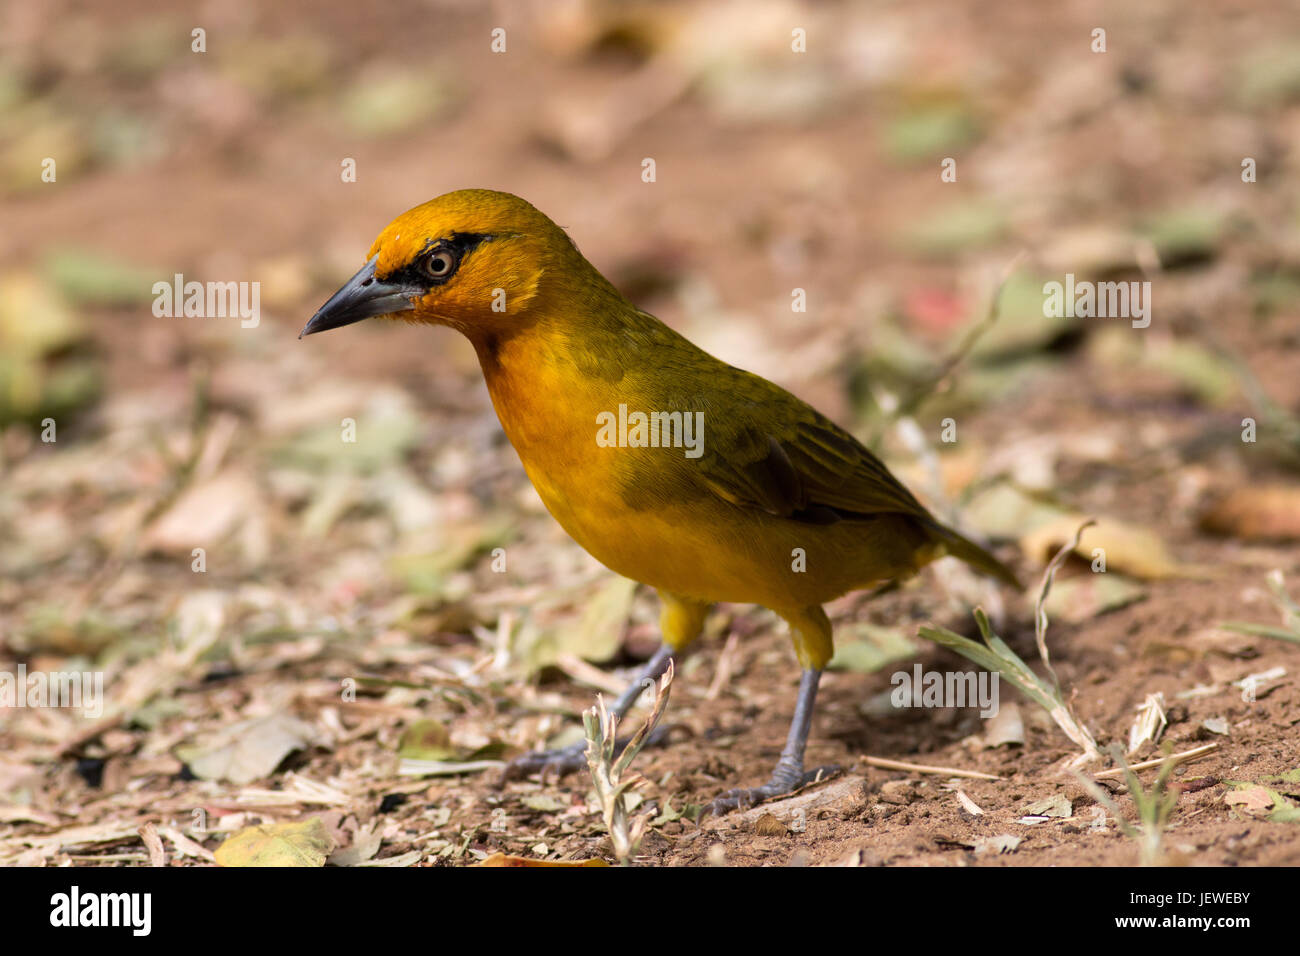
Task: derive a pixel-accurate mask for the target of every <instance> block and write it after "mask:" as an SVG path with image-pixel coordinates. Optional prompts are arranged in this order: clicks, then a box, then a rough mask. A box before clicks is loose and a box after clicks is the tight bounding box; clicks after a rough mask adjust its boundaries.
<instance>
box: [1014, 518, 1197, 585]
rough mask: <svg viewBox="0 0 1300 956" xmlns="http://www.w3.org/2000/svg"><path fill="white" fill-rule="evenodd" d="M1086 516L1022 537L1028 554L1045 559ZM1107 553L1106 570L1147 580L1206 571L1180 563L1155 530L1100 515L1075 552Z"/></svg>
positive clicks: (1084, 554)
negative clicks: (1098, 551)
mask: <svg viewBox="0 0 1300 956" xmlns="http://www.w3.org/2000/svg"><path fill="white" fill-rule="evenodd" d="M1084 520H1086V519H1084V518H1083V517H1082V516H1080V515H1066V516H1065V517H1063V518H1059V519H1057V520H1055V521H1052V522H1050V523H1048V524H1045V525H1043V526H1042V527H1040V528H1036V529H1035V530H1033V531H1030V532H1029V533H1028V534H1026V535H1024V536H1023V537H1021V539H1020V548H1021V550H1022V551H1024V552H1025V554H1027V555H1030V556H1032V557H1036V558H1039V559H1040V560H1044V561H1046V560H1047V559H1049V558H1050V557H1051V556H1052V555H1054V554H1055V553H1056V552H1057V551H1059V550H1060V549H1061V548H1062V547H1063V546H1064V545H1066V544H1067V543H1069V542H1070V541H1071V540H1073V538H1074V533H1075V531H1077V530H1078V528H1079V525H1080V524H1081V523H1082V522H1083V521H1084ZM1097 549H1101V551H1102V552H1103V553H1104V555H1105V562H1106V570H1107V571H1124V572H1127V573H1129V574H1132V575H1134V576H1135V577H1138V578H1142V579H1144V580H1156V579H1160V578H1172V577H1202V576H1204V571H1202V570H1201V569H1197V568H1194V567H1191V566H1188V565H1183V564H1180V563H1179V562H1178V561H1177V560H1175V559H1174V557H1173V556H1172V555H1171V554H1170V553H1169V551H1168V549H1167V548H1166V547H1165V545H1164V542H1163V541H1161V540H1160V536H1159V535H1158V534H1156V533H1155V532H1154V531H1152V530H1150V529H1148V528H1144V527H1142V526H1141V525H1137V524H1133V523H1131V522H1120V521H1116V520H1114V519H1112V518H1101V519H1099V520H1098V521H1097V523H1096V524H1095V525H1094V526H1092V527H1090V528H1088V529H1087V530H1086V531H1084V533H1083V538H1082V540H1081V541H1080V542H1079V546H1078V548H1076V549H1075V554H1077V555H1078V556H1079V557H1081V558H1082V559H1083V560H1085V561H1088V562H1092V561H1094V560H1096V558H1097V557H1098V555H1097V554H1096V552H1097Z"/></svg>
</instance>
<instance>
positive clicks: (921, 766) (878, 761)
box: [862, 757, 1002, 780]
mask: <svg viewBox="0 0 1300 956" xmlns="http://www.w3.org/2000/svg"><path fill="white" fill-rule="evenodd" d="M862 762H863V763H865V764H866V765H867V766H869V767H879V768H880V769H881V770H909V771H912V772H914V773H935V774H940V775H941V776H945V777H969V778H970V779H971V780H1001V779H1002V778H1001V777H998V776H995V775H993V774H991V773H981V772H980V771H978V770H958V769H956V768H955V767H936V766H934V765H933V764H925V763H904V762H903V761H901V760H887V759H885V758H884V757H863V758H862Z"/></svg>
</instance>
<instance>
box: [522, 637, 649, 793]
mask: <svg viewBox="0 0 1300 956" xmlns="http://www.w3.org/2000/svg"><path fill="white" fill-rule="evenodd" d="M673 654H674V650H673V648H672V646H671V645H669V644H667V643H664V644H661V645H659V650H657V651H655V653H654V656H653V657H651V658H650V660H648V661H646V663H645V666H644V667H642V668H641V670H640V671H638V672H637V675H636V677H634V678H633V679H632V683H630V684H628V685H627V689H626V690H624V691H623V693H621V694H619V695H618V699H617V700H615V701H614V703H613V706H611V707H610V709H609V710H610V713H611V714H613V715H614V716H615V717H617V718H618V719H619V720H622V719H623V718H624V717H626V716H627V712H628V711H629V710H631V709H632V707H633V706H634V705H635V704H636V702H637V698H639V697H640V696H641V694H642V693H643V692H644V691H645V689H646V682H647V681H648V682H649V684H650V686H651V687H652V688H653V687H654V682H655V681H656V680H657V679H658V678H659V677H660V676H661V675H662V674H663V672H664V671H665V670H667V669H668V662H669V661H671V660H672V659H673ZM661 733H662V731H656V732H655V733H654V734H652V735H651V737H650V740H649V743H657V742H658V740H660V739H662V738H661V736H660V735H661ZM627 741H628V738H624V739H622V740H619V741H617V742H616V743H615V747H617V748H618V750H619V752H622V750H623V748H624V747H625V746H627ZM586 765H587V742H586V741H585V740H580V741H578V742H577V743H576V744H571V745H570V746H568V747H558V748H556V749H555V750H534V751H530V752H529V753H526V754H520V755H519V756H518V757H516V758H515V759H514V760H512V761H510V763H509V764H508V765H507V766H506V779H515V778H518V777H526V776H528V774H530V773H541V774H542V775H543V776H545V775H546V774H547V773H554V774H556V775H557V776H563V775H564V774H566V773H572V772H573V771H575V770H581V769H582V768H583V767H585V766H586Z"/></svg>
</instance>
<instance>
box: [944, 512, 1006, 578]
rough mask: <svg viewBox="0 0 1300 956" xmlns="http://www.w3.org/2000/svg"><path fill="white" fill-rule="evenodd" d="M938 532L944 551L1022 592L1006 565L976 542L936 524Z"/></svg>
mask: <svg viewBox="0 0 1300 956" xmlns="http://www.w3.org/2000/svg"><path fill="white" fill-rule="evenodd" d="M935 527H936V530H937V531H938V532H939V542H940V544H942V545H943V548H944V551H945V552H946V553H947V554H950V555H952V556H953V557H954V558H960V559H961V560H963V561H965V562H966V563H967V564H969V565H970V566H971V567H973V568H974V569H975V570H976V571H982V572H984V573H985V574H988V575H991V576H992V577H995V578H997V579H998V580H999V581H1001V582H1002V583H1003V584H1007V585H1010V586H1011V587H1013V588H1015V589H1016V590H1017V591H1019V590H1021V587H1020V582H1019V581H1018V580H1017V579H1016V576H1015V574H1014V573H1012V571H1011V569H1010V568H1008V567H1007V566H1006V565H1005V564H1003V563H1002V562H1001V561H999V560H998V559H997V558H995V557H993V555H991V554H989V553H988V551H986V550H984V549H983V548H982V547H980V546H979V545H978V544H976V543H975V542H974V541H971V540H970V539H969V538H966V537H963V536H962V535H960V534H958V533H957V532H956V531H953V530H952V529H951V528H948V527H945V526H943V525H941V524H939V523H938V522H935Z"/></svg>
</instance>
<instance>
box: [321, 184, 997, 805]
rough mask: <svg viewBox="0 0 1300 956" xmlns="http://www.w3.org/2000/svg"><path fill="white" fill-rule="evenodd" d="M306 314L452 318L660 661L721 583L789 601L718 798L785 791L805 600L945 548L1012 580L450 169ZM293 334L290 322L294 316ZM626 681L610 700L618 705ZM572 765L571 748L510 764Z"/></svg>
mask: <svg viewBox="0 0 1300 956" xmlns="http://www.w3.org/2000/svg"><path fill="white" fill-rule="evenodd" d="M367 259H368V261H367V262H366V264H365V266H364V267H362V269H361V271H359V272H358V273H357V274H356V275H355V276H353V277H352V278H351V279H350V280H349V281H348V282H347V283H346V284H345V285H344V286H343V287H342V288H341V289H339V291H338V292H337V293H335V294H334V296H333V297H331V298H330V300H329V301H328V302H326V303H325V305H323V306H322V307H321V308H320V310H319V311H317V313H316V314H315V315H314V316H313V317H312V319H311V321H309V322H308V323H307V325H306V327H305V328H304V329H303V330H302V335H310V334H312V333H315V332H323V331H325V330H327V329H335V328H339V327H340V326H344V325H350V324H352V323H354V322H358V321H360V320H362V319H366V318H370V317H377V316H383V317H386V318H392V319H402V320H404V321H407V322H412V323H420V324H425V325H446V326H450V327H451V328H453V329H456V330H457V331H459V332H461V333H462V334H463V335H465V336H466V338H468V339H469V340H470V342H471V343H473V346H474V349H475V351H476V352H477V354H478V359H479V363H480V365H481V366H482V369H483V376H484V378H485V379H486V380H487V387H488V392H489V394H490V395H491V397H492V404H493V406H494V407H495V408H496V412H497V416H498V418H500V420H501V426H502V428H503V429H504V430H505V433H506V435H507V437H508V438H509V439H510V442H511V444H513V445H514V447H515V450H516V451H517V452H518V454H519V458H520V460H521V461H522V462H523V466H524V470H525V471H527V473H528V477H529V478H530V479H531V480H532V483H533V486H534V487H535V488H536V489H537V493H538V494H539V495H540V496H541V499H542V501H543V502H545V504H546V507H547V508H548V509H549V510H550V512H551V514H552V515H553V516H554V517H555V519H556V520H557V521H558V522H559V523H560V524H561V525H562V526H563V527H564V529H565V531H567V532H568V533H569V534H570V535H571V536H572V537H573V539H574V540H575V541H577V542H578V543H579V544H580V545H582V547H583V548H585V549H586V550H587V551H588V552H590V553H591V555H592V556H593V557H595V558H596V559H597V560H598V561H600V562H601V563H602V564H604V565H605V566H606V567H608V568H610V569H611V570H613V571H616V572H617V573H619V574H622V575H625V576H626V577H629V578H631V579H633V580H635V581H640V582H642V583H644V584H647V585H649V586H650V587H652V588H654V589H655V590H656V591H657V592H658V593H659V597H660V599H661V600H662V602H663V606H662V611H661V615H660V627H661V630H662V633H663V646H662V647H661V648H660V650H659V652H658V653H656V654H655V656H654V657H653V658H652V659H651V660H650V662H649V663H648V664H647V666H646V668H645V670H644V672H643V674H642V675H640V676H641V677H655V676H658V675H659V674H660V673H662V672H663V670H664V669H665V668H666V667H667V664H668V661H669V660H670V659H671V658H672V656H673V655H674V654H677V653H679V652H681V651H682V650H684V649H685V648H686V647H687V645H689V644H690V643H691V642H692V641H693V640H694V639H695V638H696V637H697V636H698V635H699V633H700V630H701V628H702V627H703V624H704V620H705V616H706V615H707V613H708V611H709V608H710V607H711V606H712V605H713V603H714V602H717V601H730V602H738V603H752V604H759V605H762V606H764V607H767V608H770V609H771V610H773V611H775V612H776V613H777V614H778V615H780V616H781V617H782V618H784V619H785V621H786V622H787V623H788V624H789V626H790V631H791V635H792V637H793V640H794V649H795V655H796V656H797V657H798V660H799V664H800V666H801V667H802V668H803V678H802V680H801V682H800V687H799V696H798V699H797V703H796V706H795V712H794V718H793V720H792V722H791V726H790V732H789V736H788V738H787V741H786V745H785V748H784V749H783V750H782V752H781V756H780V759H779V760H778V762H777V765H776V768H775V769H774V771H773V773H772V777H771V779H770V780H769V781H768V782H767V783H765V784H763V785H762V786H759V787H756V788H750V789H738V790H733V791H730V792H729V793H726V794H724V795H722V796H721V797H719V798H718V799H717V800H716V801H715V802H714V804H713V809H714V811H715V812H723V811H725V810H727V809H732V808H735V807H738V806H746V805H749V804H752V803H755V802H759V801H761V800H764V799H767V798H770V797H773V796H776V795H779V794H782V793H787V792H789V791H791V790H792V789H794V788H796V787H798V786H800V785H802V784H803V783H804V782H805V781H806V780H807V779H808V778H810V777H811V774H806V773H805V771H804V747H805V743H806V741H807V737H808V731H809V727H810V725H811V721H812V714H813V706H814V702H815V700H816V695H817V684H818V681H819V679H820V677H821V672H822V670H823V669H824V668H825V667H826V663H827V661H829V660H830V658H831V655H832V652H833V646H832V641H831V625H830V621H829V620H828V619H827V617H826V613H825V612H824V611H823V610H822V607H821V605H822V604H824V603H825V602H827V601H829V600H831V599H833V598H836V597H839V596H840V595H842V594H845V593H847V592H849V591H854V590H858V589H862V588H867V587H874V586H879V585H882V584H887V583H889V582H893V581H897V580H899V579H902V578H905V577H908V576H910V575H912V574H914V573H915V572H916V571H917V570H918V569H919V568H921V567H922V566H923V565H925V564H926V563H928V562H930V561H932V560H934V559H935V558H937V557H940V556H942V555H945V554H947V555H954V556H956V557H958V558H960V559H962V560H963V561H966V562H967V563H969V564H971V565H972V566H973V567H975V568H977V569H978V570H980V571H982V572H985V573H987V574H991V575H994V576H995V577H997V578H1000V579H1001V580H1003V581H1005V582H1006V583H1008V584H1010V585H1013V586H1016V580H1015V577H1014V576H1013V575H1012V573H1011V572H1010V571H1009V570H1007V568H1006V567H1005V566H1004V565H1003V564H1001V563H1000V562H999V561H998V560H997V559H996V558H994V557H993V556H991V555H990V554H989V553H988V552H987V551H985V550H984V549H983V548H981V547H979V546H978V545H976V544H974V543H973V542H971V541H969V540H967V539H966V538H964V537H962V536H961V535H959V534H958V533H957V532H955V531H953V530H952V529H950V528H947V527H945V526H944V525H942V524H940V523H939V522H938V521H937V520H936V519H935V518H934V517H933V516H931V515H930V514H929V512H927V511H926V509H925V508H924V507H922V505H921V504H920V503H919V502H918V501H917V500H916V498H914V497H913V496H912V494H911V493H910V492H909V491H908V490H907V489H906V488H904V487H903V485H902V484H901V483H899V481H898V480H897V479H896V478H895V477H894V476H893V475H892V474H890V472H889V470H888V469H887V468H886V467H885V466H884V464H883V463H881V461H880V460H879V459H878V458H877V457H876V456H875V455H873V454H872V453H871V452H870V451H868V450H867V449H866V448H865V447H863V445H862V444H861V443H859V442H858V441H857V440H856V439H855V438H854V437H853V436H852V435H850V434H849V433H848V432H846V431H844V430H843V429H841V428H839V427H837V426H836V425H835V424H834V423H833V422H831V421H830V420H829V419H827V418H826V417H825V416H824V415H822V414H820V413H819V412H817V411H816V410H815V409H813V408H812V407H810V406H809V405H807V404H805V403H804V402H802V401H800V400H799V399H797V398H795V397H794V396H793V395H791V394H790V393H789V392H787V391H785V390H784V389H782V388H780V387H778V386H776V385H773V384H772V383H771V382H769V381H767V380H766V379H764V378H760V377H759V376H757V375H754V374H751V373H749V372H745V371H742V370H741V369H738V368H733V367H732V366H730V365H728V364H726V363H725V362H722V361H720V360H718V359H716V358H714V357H713V356H712V355H709V354H708V353H707V352H705V351H703V350H702V349H700V348H697V347H696V346H695V345H693V344H692V343H691V342H689V341H688V340H687V339H685V338H684V337H683V336H681V335H679V334H677V333H676V332H674V331H673V330H672V329H670V328H669V327H668V326H666V325H664V324H663V323H662V322H660V321H659V320H658V319H656V318H655V317H654V316H652V315H649V314H647V313H645V312H643V311H641V310H640V309H638V308H637V307H636V306H634V305H632V304H631V303H630V302H628V301H627V299H625V298H624V297H623V296H622V295H621V294H620V293H619V291H618V290H617V289H615V288H614V286H613V285H611V284H610V283H609V282H608V281H607V280H606V279H605V277H604V276H602V275H601V274H600V273H599V272H597V271H596V269H595V268H594V267H593V266H592V265H591V263H589V262H588V261H587V260H586V259H585V258H584V257H583V255H582V253H581V252H579V251H578V248H577V246H576V245H574V243H573V241H572V240H571V239H570V238H569V237H568V235H567V234H566V233H565V232H564V230H562V229H561V228H560V227H559V226H557V225H555V223H553V222H552V221H551V220H550V219H548V218H547V217H546V216H545V215H543V214H542V213H541V212H539V211H538V210H537V209H535V208H534V207H533V206H531V205H530V204H528V203H527V202H525V201H524V200H522V199H520V198H519V197H517V196H512V195H510V194H508V193H501V192H494V191H491V190H485V189H465V190H460V191H457V192H452V193H447V194H446V195H443V196H439V197H438V198H437V199H433V200H431V201H429V202H426V203H424V204H423V205H420V206H416V207H415V208H414V209H411V210H410V211H408V212H406V213H404V214H402V215H401V216H399V217H398V218H397V219H395V220H393V222H392V223H390V224H389V226H388V227H387V228H386V229H384V231H383V232H381V233H380V234H379V238H377V239H376V240H375V242H374V245H373V246H371V248H370V253H369V255H368V257H367ZM299 337H300V338H301V336H299ZM640 691H641V686H640V681H639V679H638V681H636V682H634V683H633V684H632V685H631V687H630V688H629V690H628V692H627V693H625V694H624V695H623V696H622V697H621V698H620V699H619V700H618V701H617V702H616V704H615V707H614V710H615V712H616V713H617V714H618V715H619V716H623V715H624V714H625V713H626V712H627V710H628V709H630V707H631V706H632V704H633V703H634V702H635V700H636V698H637V696H638V694H639V692H640ZM581 765H582V750H581V747H576V748H568V749H566V750H560V751H552V752H538V753H533V754H527V755H525V756H524V757H522V758H520V759H519V760H517V761H516V762H515V765H514V769H515V770H516V771H520V772H530V771H534V770H544V769H547V768H555V769H558V770H560V771H564V770H568V769H575V768H577V767H579V766H581Z"/></svg>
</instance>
